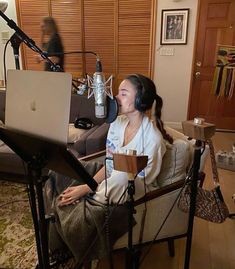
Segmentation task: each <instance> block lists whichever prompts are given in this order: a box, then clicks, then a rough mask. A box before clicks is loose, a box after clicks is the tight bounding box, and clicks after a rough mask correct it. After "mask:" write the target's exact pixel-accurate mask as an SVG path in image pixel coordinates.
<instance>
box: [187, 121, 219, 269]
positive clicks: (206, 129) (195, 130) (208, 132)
mask: <svg viewBox="0 0 235 269" xmlns="http://www.w3.org/2000/svg"><path fill="white" fill-rule="evenodd" d="M195 122H200V121H199V120H198V119H197V118H196V119H194V121H184V122H182V127H183V133H184V134H185V135H186V136H188V137H190V138H194V139H196V142H195V149H194V159H193V174H192V179H191V193H190V209H189V221H188V231H187V241H186V250H185V261H184V269H189V265H190V256H191V246H192V236H193V223H194V216H195V211H196V198H197V184H198V174H199V169H200V161H201V154H202V153H201V148H202V141H206V140H208V139H209V138H211V137H212V136H213V135H214V133H215V125H214V124H210V123H204V121H201V122H200V124H198V123H197V124H196V123H195Z"/></svg>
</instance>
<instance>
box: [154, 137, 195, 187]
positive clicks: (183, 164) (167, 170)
mask: <svg viewBox="0 0 235 269" xmlns="http://www.w3.org/2000/svg"><path fill="white" fill-rule="evenodd" d="M189 157H190V144H189V142H187V141H184V140H182V139H176V140H174V143H173V144H172V145H171V144H167V148H166V153H165V155H164V157H163V160H162V167H161V171H160V174H159V175H158V177H157V179H156V186H155V187H160V188H161V187H163V186H166V185H168V184H171V183H173V182H176V181H178V180H181V179H184V178H185V176H186V172H187V168H188V166H189V162H190V158H189Z"/></svg>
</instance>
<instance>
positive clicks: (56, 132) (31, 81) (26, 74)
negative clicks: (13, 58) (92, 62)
mask: <svg viewBox="0 0 235 269" xmlns="http://www.w3.org/2000/svg"><path fill="white" fill-rule="evenodd" d="M71 85H72V76H71V74H68V73H61V72H58V73H57V72H45V71H29V70H8V73H7V88H6V111H5V124H6V127H7V128H9V129H13V130H17V131H21V132H24V133H28V134H32V135H34V136H38V137H42V138H46V139H48V140H52V141H55V142H59V143H63V144H67V140H68V126H69V113H70V100H71Z"/></svg>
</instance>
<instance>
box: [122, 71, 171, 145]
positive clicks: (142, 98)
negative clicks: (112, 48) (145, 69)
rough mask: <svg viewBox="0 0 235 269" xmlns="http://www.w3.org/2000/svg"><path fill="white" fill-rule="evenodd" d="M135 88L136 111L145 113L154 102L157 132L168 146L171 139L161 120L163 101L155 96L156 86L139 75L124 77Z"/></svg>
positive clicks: (148, 79)
mask: <svg viewBox="0 0 235 269" xmlns="http://www.w3.org/2000/svg"><path fill="white" fill-rule="evenodd" d="M126 79H128V80H129V81H130V82H131V83H132V84H133V85H134V86H135V88H136V90H137V93H136V101H137V102H136V104H135V106H136V109H137V110H139V111H141V112H145V111H146V110H148V109H150V108H151V107H152V105H153V102H154V100H155V101H156V105H155V118H156V125H157V127H158V129H159V131H160V132H161V133H162V136H163V138H164V139H165V140H167V141H168V142H169V143H170V144H172V143H173V138H172V137H171V136H170V135H169V134H168V133H167V132H166V130H165V128H164V124H163V122H162V120H161V116H162V106H163V101H162V98H161V96H159V95H158V94H157V91H156V86H155V84H154V82H153V81H152V80H151V79H150V78H148V77H146V76H143V75H140V74H132V75H129V76H127V77H126Z"/></svg>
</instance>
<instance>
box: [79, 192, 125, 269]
mask: <svg viewBox="0 0 235 269" xmlns="http://www.w3.org/2000/svg"><path fill="white" fill-rule="evenodd" d="M127 189H128V187H127V188H126V189H125V190H124V192H123V193H122V195H121V197H120V198H119V200H118V202H117V204H115V206H114V207H113V208H112V210H111V211H110V214H109V216H108V220H109V219H110V217H111V216H112V214H113V212H114V210H115V209H116V208H117V207H118V205H119V203H120V201H121V199H122V198H123V196H124V195H125V193H126V191H127ZM89 199H91V200H94V201H96V200H95V199H93V198H92V197H89ZM96 202H97V201H96ZM106 225H107V219H106V220H105V222H104V224H103V226H102V227H101V229H100V233H101V232H102V231H103V230H104V229H105V226H106ZM100 233H97V235H96V236H95V238H94V240H93V241H92V242H91V244H90V246H89V248H88V249H87V250H86V252H85V254H84V255H83V257H82V259H81V261H79V262H77V263H76V264H75V266H74V269H79V268H80V266H82V264H83V263H84V261H85V258H86V256H87V255H88V253H89V252H90V250H91V248H92V247H93V246H94V244H95V243H96V241H97V239H98V238H99V236H100Z"/></svg>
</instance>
